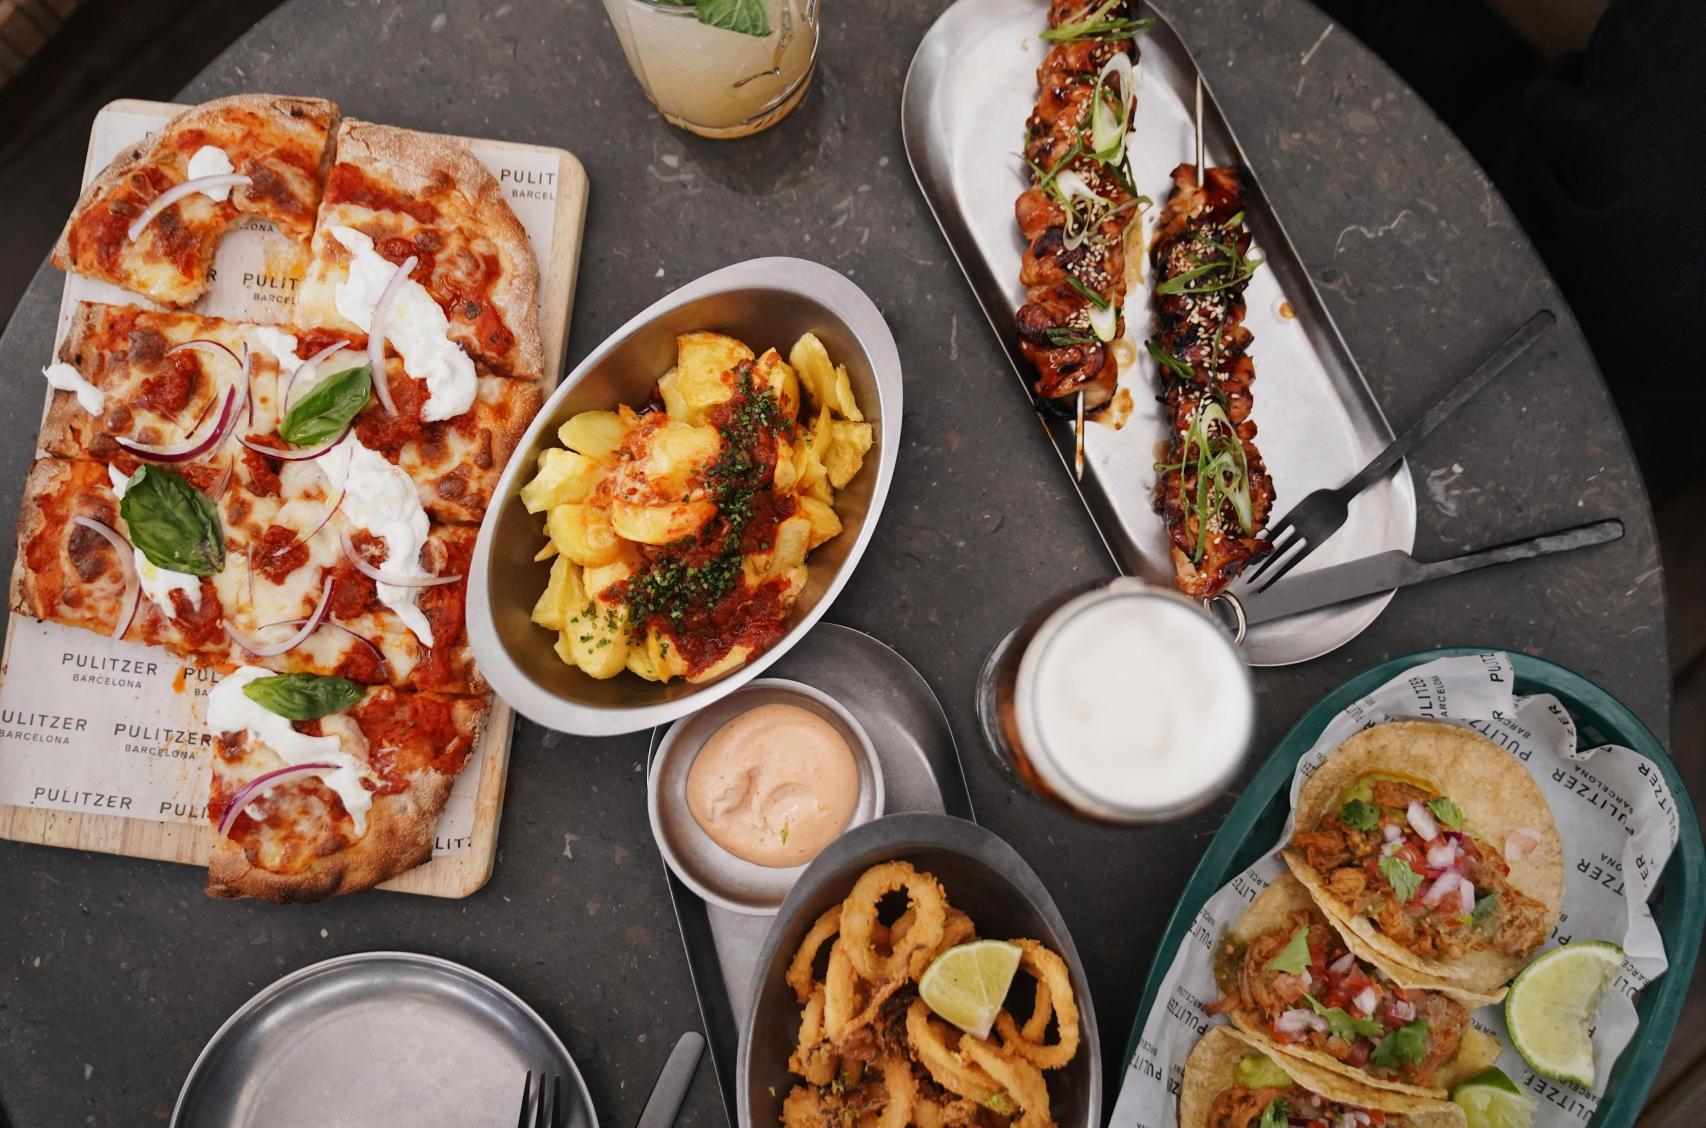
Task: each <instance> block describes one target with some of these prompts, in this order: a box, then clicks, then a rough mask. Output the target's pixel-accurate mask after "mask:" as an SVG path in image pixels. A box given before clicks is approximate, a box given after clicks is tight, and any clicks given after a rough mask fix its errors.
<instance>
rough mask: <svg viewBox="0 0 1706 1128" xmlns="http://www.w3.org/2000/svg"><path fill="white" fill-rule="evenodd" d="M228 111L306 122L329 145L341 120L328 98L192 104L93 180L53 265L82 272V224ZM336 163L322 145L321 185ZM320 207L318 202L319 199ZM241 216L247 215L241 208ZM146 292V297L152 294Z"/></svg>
mask: <svg viewBox="0 0 1706 1128" xmlns="http://www.w3.org/2000/svg"><path fill="white" fill-rule="evenodd" d="M229 110H243V111H249V112H253V113H257V114H260V115H262V116H263V117H269V118H273V119H275V120H277V119H280V118H282V119H285V120H287V121H290V122H295V121H297V120H298V119H307V122H308V128H309V129H311V130H315V131H318V132H319V133H321V134H323V135H324V136H325V137H326V138H327V139H328V141H329V139H330V138H331V136H332V133H333V131H334V130H335V129H336V128H337V125H338V121H339V118H340V111H339V110H338V107H337V106H336V105H335V104H334V103H332V102H328V101H326V100H325V99H324V98H297V97H292V96H289V95H282V94H233V95H230V96H229V97H225V98H215V99H213V100H211V101H208V102H202V103H201V104H199V105H196V106H192V107H190V108H189V109H187V110H185V111H183V112H182V113H180V114H178V115H177V116H176V117H174V118H172V119H171V120H170V121H168V122H167V123H166V124H165V125H164V126H162V127H161V128H160V129H159V130H158V131H157V132H155V133H153V134H151V135H150V136H149V138H148V139H147V140H146V141H145V142H144V143H142V144H140V145H137V146H135V147H133V148H130V149H126V150H124V151H123V152H121V153H119V154H118V156H116V157H114V158H113V160H112V162H111V163H110V164H108V165H107V167H106V168H105V169H103V170H102V171H101V172H100V174H99V175H97V176H96V177H95V179H94V180H92V181H90V182H89V184H88V186H87V187H86V188H84V189H83V191H82V192H81V193H80V194H79V195H78V197H77V203H76V204H75V205H74V206H73V207H72V209H71V215H70V216H69V217H68V218H67V219H66V221H65V226H64V228H63V229H61V231H60V233H59V239H58V241H57V242H56V243H54V246H53V253H52V255H50V256H49V261H50V262H52V263H53V265H54V266H56V267H58V268H59V269H60V270H65V271H73V270H78V269H79V264H77V263H75V262H73V261H72V252H71V232H72V229H73V228H75V227H76V225H77V222H78V220H79V219H81V218H82V217H83V216H84V215H85V214H86V213H87V212H88V211H89V210H90V209H91V208H92V207H94V206H95V205H96V204H97V203H99V202H100V201H101V200H102V199H104V198H105V197H106V196H107V195H108V194H109V193H111V192H112V191H113V190H114V189H116V188H118V187H120V186H121V185H122V184H123V183H124V181H125V179H126V178H127V177H128V176H129V175H130V174H131V172H133V171H134V170H136V169H138V168H141V167H144V166H146V165H148V164H149V163H151V162H153V161H155V160H156V159H158V158H159V157H160V155H161V153H162V152H163V151H164V150H165V148H166V146H167V144H168V142H169V141H170V140H171V139H172V138H173V137H174V136H175V135H177V134H179V133H182V132H183V131H184V130H188V129H196V128H201V127H204V126H207V125H210V124H212V123H214V122H216V121H217V120H218V119H219V117H220V115H222V114H224V113H225V112H227V111H229ZM331 159H332V146H331V145H330V144H329V143H328V144H325V145H323V146H322V147H321V154H320V168H319V172H318V177H317V182H318V184H319V185H321V186H323V185H324V184H325V180H326V173H327V171H328V170H329V169H330V167H331ZM242 191H243V189H241V188H238V189H236V190H235V191H234V192H233V195H232V199H233V200H235V199H236V198H237V194H238V193H241V192H242ZM317 206H318V201H317V200H316V207H317ZM238 214H242V212H241V210H239V213H238ZM93 276H94V277H105V278H107V280H108V281H111V282H114V283H116V284H118V285H121V286H122V285H127V280H126V279H123V278H112V277H107V276H106V275H93ZM132 288H134V287H132ZM205 288H206V281H205V280H201V281H200V283H199V285H198V286H197V287H196V289H195V293H194V294H189V295H187V296H186V297H185V298H184V300H182V301H179V302H176V303H170V304H177V305H189V304H191V303H193V302H194V301H195V300H196V298H198V297H200V295H201V292H202V290H204V289H205ZM141 292H143V293H147V291H141ZM148 296H150V297H154V298H155V299H156V300H163V299H162V297H161V296H160V295H157V294H149V295H148Z"/></svg>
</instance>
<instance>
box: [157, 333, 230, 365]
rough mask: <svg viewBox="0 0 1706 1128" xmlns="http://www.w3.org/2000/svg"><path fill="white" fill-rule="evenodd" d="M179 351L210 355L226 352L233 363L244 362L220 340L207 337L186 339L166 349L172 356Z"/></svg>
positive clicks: (168, 354) (167, 353)
mask: <svg viewBox="0 0 1706 1128" xmlns="http://www.w3.org/2000/svg"><path fill="white" fill-rule="evenodd" d="M179 352H204V353H207V354H208V355H209V356H217V355H219V354H224V355H225V356H226V357H227V358H228V359H229V360H230V361H231V363H232V364H240V363H242V362H241V361H239V360H238V359H237V354H236V353H234V352H232V351H231V350H230V348H228V347H227V346H225V345H222V344H220V343H219V342H218V341H214V340H210V339H208V338H206V337H197V338H196V339H195V340H193V341H185V342H184V343H183V344H181V345H173V346H172V347H171V348H169V349H167V350H166V355H167V356H171V355H172V354H173V353H179Z"/></svg>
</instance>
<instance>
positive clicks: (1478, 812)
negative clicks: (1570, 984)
mask: <svg viewBox="0 0 1706 1128" xmlns="http://www.w3.org/2000/svg"><path fill="white" fill-rule="evenodd" d="M1367 775H1393V776H1400V777H1409V778H1411V779H1414V780H1416V781H1418V783H1422V784H1426V785H1427V786H1429V787H1431V788H1433V789H1435V790H1436V791H1437V792H1439V793H1440V794H1443V795H1449V796H1450V797H1451V798H1452V800H1453V801H1454V802H1456V804H1457V805H1458V807H1459V808H1460V809H1461V810H1462V811H1463V816H1464V826H1465V828H1466V829H1467V830H1469V831H1471V832H1472V833H1473V834H1474V835H1475V837H1476V838H1477V839H1479V840H1480V842H1481V843H1482V844H1483V846H1484V848H1485V849H1487V850H1492V851H1496V852H1498V853H1500V854H1501V855H1502V853H1503V851H1504V842H1505V836H1506V835H1508V834H1509V833H1510V832H1511V831H1513V830H1516V829H1518V828H1520V827H1528V828H1530V829H1533V830H1535V831H1538V832H1539V835H1540V844H1539V845H1538V846H1536V847H1535V848H1534V850H1533V852H1531V853H1530V854H1529V855H1528V856H1527V857H1525V858H1518V859H1517V860H1516V861H1514V862H1510V863H1509V865H1510V877H1509V882H1510V884H1511V885H1512V886H1513V887H1515V888H1516V889H1518V890H1520V891H1522V892H1523V893H1525V894H1526V895H1528V896H1530V897H1532V898H1534V899H1535V900H1537V901H1539V902H1540V903H1541V904H1542V905H1545V906H1546V910H1547V921H1546V923H1547V926H1548V928H1550V927H1551V926H1552V925H1553V924H1556V923H1557V920H1558V910H1559V908H1560V907H1561V906H1562V905H1563V902H1564V844H1563V841H1562V840H1561V839H1560V838H1559V837H1558V827H1557V824H1556V823H1554V822H1553V821H1552V810H1551V808H1550V807H1548V806H1547V805H1546V797H1545V796H1544V795H1542V794H1541V793H1540V785H1539V784H1537V783H1535V782H1534V777H1533V776H1531V775H1529V774H1528V769H1527V768H1525V767H1523V766H1522V764H1521V762H1520V761H1518V760H1517V758H1516V757H1515V756H1512V755H1511V754H1510V753H1509V752H1506V751H1505V750H1504V749H1503V748H1500V747H1499V746H1498V745H1497V744H1494V743H1493V742H1492V741H1490V740H1488V739H1487V738H1486V737H1484V736H1482V735H1480V734H1479V733H1477V732H1474V731H1473V730H1470V729H1467V728H1460V727H1458V726H1457V725H1448V724H1444V723H1441V722H1438V721H1393V722H1391V723H1389V724H1384V725H1376V726H1374V727H1373V728H1370V729H1365V730H1364V731H1362V732H1360V733H1358V734H1357V735H1355V736H1353V737H1351V738H1350V739H1349V740H1347V741H1345V742H1344V743H1343V744H1341V745H1339V747H1338V748H1337V749H1335V750H1334V751H1333V752H1332V753H1331V754H1329V755H1328V757H1327V758H1326V759H1325V760H1324V761H1322V763H1321V765H1320V767H1318V768H1317V769H1316V770H1315V774H1314V775H1312V776H1310V777H1309V779H1308V780H1307V781H1305V783H1304V784H1303V788H1302V790H1301V791H1299V793H1298V796H1297V807H1296V816H1297V821H1296V825H1297V827H1298V828H1299V829H1300V830H1312V829H1314V828H1315V827H1316V826H1318V825H1319V824H1320V822H1321V820H1322V819H1323V818H1325V817H1326V816H1327V814H1328V813H1329V812H1330V811H1332V810H1333V808H1334V806H1335V804H1337V802H1338V800H1339V796H1340V794H1341V793H1342V792H1343V791H1344V790H1345V789H1346V788H1348V787H1349V786H1351V785H1352V784H1353V783H1355V782H1356V781H1357V780H1358V779H1361V778H1362V777H1364V776H1367ZM1281 856H1282V857H1284V858H1285V862H1286V865H1288V866H1290V867H1291V872H1292V873H1294V874H1296V875H1297V879H1298V880H1299V881H1301V882H1302V883H1303V885H1304V887H1305V888H1307V889H1308V890H1309V892H1310V895H1311V896H1313V897H1314V898H1315V901H1316V903H1317V904H1319V905H1320V906H1321V909H1322V911H1323V912H1325V913H1326V914H1327V916H1328V917H1329V918H1331V919H1332V920H1334V921H1335V922H1336V923H1338V924H1340V925H1342V927H1341V929H1340V931H1341V932H1346V933H1348V934H1349V935H1353V936H1355V937H1356V938H1357V939H1358V940H1359V941H1361V942H1362V944H1363V945H1364V946H1365V947H1366V948H1367V950H1368V951H1369V953H1370V954H1372V955H1375V956H1378V957H1379V959H1380V961H1381V965H1382V966H1383V967H1396V968H1400V969H1404V968H1408V969H1412V970H1414V971H1419V972H1422V973H1424V974H1427V975H1430V976H1434V977H1437V978H1440V979H1446V980H1450V981H1452V982H1454V983H1457V984H1459V985H1460V986H1461V987H1462V988H1463V989H1465V990H1468V991H1472V992H1475V993H1478V994H1488V995H1491V994H1493V993H1494V992H1497V991H1498V990H1499V989H1500V988H1501V987H1503V985H1504V984H1505V983H1507V982H1508V981H1509V980H1510V978H1511V976H1513V975H1515V974H1516V973H1517V971H1518V970H1520V969H1521V968H1522V966H1523V964H1524V963H1526V962H1527V960H1526V958H1525V957H1522V956H1513V955H1507V954H1505V953H1503V952H1499V951H1496V950H1493V949H1490V948H1489V949H1483V950H1481V951H1475V952H1467V953H1465V954H1464V955H1463V956H1462V957H1461V958H1460V959H1456V960H1438V959H1432V958H1430V957H1427V956H1419V955H1417V954H1416V953H1414V952H1412V951H1410V950H1409V949H1408V948H1406V947H1404V946H1402V945H1400V944H1398V943H1395V942H1394V941H1392V940H1391V939H1389V938H1388V937H1387V936H1385V935H1384V934H1383V933H1382V932H1381V931H1380V929H1379V928H1378V927H1377V926H1376V925H1375V922H1374V920H1373V918H1371V917H1369V916H1366V915H1354V914H1353V913H1352V912H1351V910H1350V907H1349V905H1347V904H1346V903H1345V902H1343V901H1340V900H1338V899H1336V898H1334V897H1333V896H1332V895H1331V894H1329V893H1328V891H1327V884H1326V875H1325V874H1322V873H1318V872H1317V871H1316V870H1315V869H1314V867H1312V866H1310V865H1309V863H1308V862H1307V861H1306V860H1305V859H1304V856H1303V853H1302V852H1301V851H1298V850H1292V849H1290V848H1287V849H1285V850H1283V851H1281Z"/></svg>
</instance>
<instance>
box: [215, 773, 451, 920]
mask: <svg viewBox="0 0 1706 1128" xmlns="http://www.w3.org/2000/svg"><path fill="white" fill-rule="evenodd" d="M454 782H455V779H454V777H452V776H447V775H444V774H442V773H440V772H431V771H422V772H417V773H415V775H414V776H412V777H411V778H410V780H409V786H408V789H407V790H405V791H402V792H400V793H398V794H396V795H382V796H380V797H378V798H376V799H375V800H374V802H373V808H372V809H371V810H370V811H368V813H367V833H366V834H364V835H362V836H361V837H360V838H358V839H357V840H356V841H355V842H353V843H351V844H350V846H349V847H348V848H347V849H344V850H340V851H337V852H335V853H331V854H324V855H321V856H320V857H318V858H315V859H314V861H313V862H311V863H310V864H309V866H308V868H307V869H305V870H303V871H302V872H300V873H273V872H272V871H270V870H265V869H262V868H261V867H259V866H257V865H255V864H254V863H252V862H250V861H249V859H248V856H247V855H246V854H245V853H244V851H243V848H242V847H241V846H239V845H238V844H237V843H235V842H233V841H232V840H231V839H229V838H225V837H223V836H219V835H217V834H216V836H215V838H214V843H213V851H212V853H211V854H210V855H209V856H208V859H207V892H208V895H209V896H212V897H260V898H263V899H264V900H268V901H274V902H277V903H280V904H289V903H295V902H302V901H323V900H325V899H326V898H327V897H337V896H340V895H342V894H345V893H359V892H361V891H362V890H364V889H371V888H373V887H374V886H375V885H378V884H379V883H380V882H382V881H389V880H390V879H391V878H393V877H396V876H397V875H398V874H400V873H405V872H407V871H408V870H411V869H413V868H415V867H416V866H418V865H420V864H421V863H422V862H424V861H426V860H427V859H428V858H430V857H431V856H432V842H433V832H434V830H435V829H436V828H437V826H438V816H439V815H440V814H442V813H443V812H444V807H445V804H446V803H447V802H448V801H449V799H450V788H451V785H452V784H453V783H454Z"/></svg>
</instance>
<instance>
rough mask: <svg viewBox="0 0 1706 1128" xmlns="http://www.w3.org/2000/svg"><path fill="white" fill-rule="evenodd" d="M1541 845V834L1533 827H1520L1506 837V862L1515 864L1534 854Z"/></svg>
mask: <svg viewBox="0 0 1706 1128" xmlns="http://www.w3.org/2000/svg"><path fill="white" fill-rule="evenodd" d="M1538 845H1540V832H1539V831H1538V830H1535V829H1534V828H1533V827H1531V826H1519V827H1517V828H1516V829H1515V830H1513V831H1511V832H1510V833H1509V834H1507V835H1505V861H1507V862H1514V861H1517V860H1518V859H1521V858H1526V857H1528V856H1529V855H1530V854H1532V853H1534V848H1535V847H1536V846H1538Z"/></svg>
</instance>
